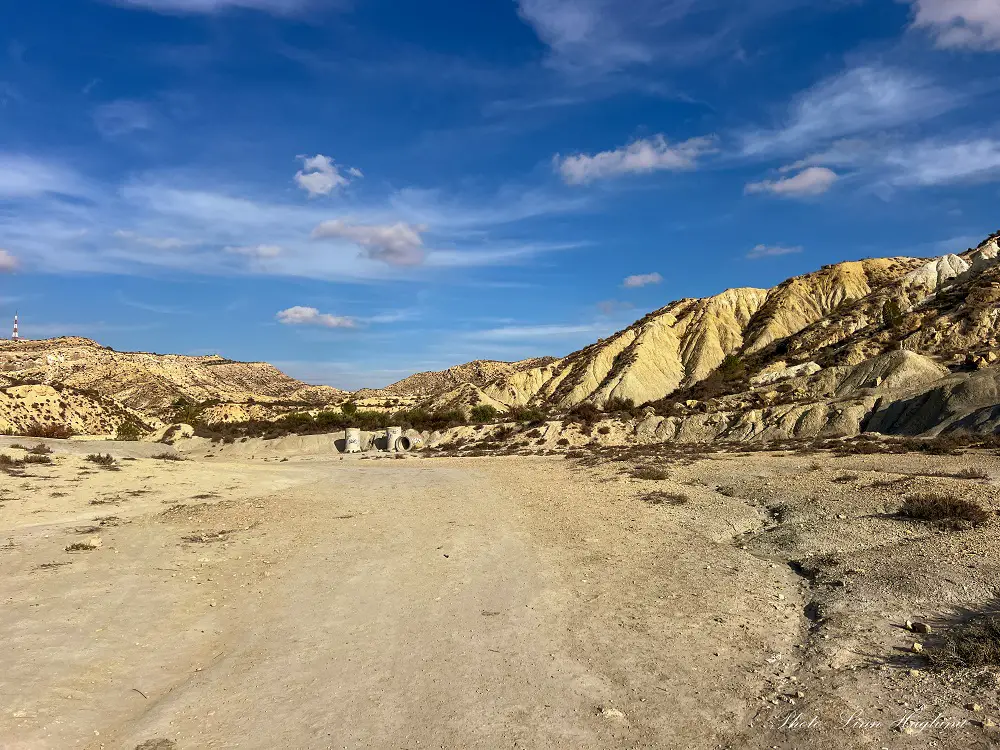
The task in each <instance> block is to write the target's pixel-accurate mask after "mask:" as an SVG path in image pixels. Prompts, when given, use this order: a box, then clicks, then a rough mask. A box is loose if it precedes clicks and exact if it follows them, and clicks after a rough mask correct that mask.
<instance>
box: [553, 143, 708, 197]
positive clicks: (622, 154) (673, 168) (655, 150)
mask: <svg viewBox="0 0 1000 750" xmlns="http://www.w3.org/2000/svg"><path fill="white" fill-rule="evenodd" d="M715 150H716V147H715V138H714V137H712V136H703V137H698V138H689V139H688V140H686V141H680V142H678V143H673V144H672V143H670V142H669V141H667V139H666V138H665V137H664V136H663V135H656V136H653V137H652V138H639V139H638V140H635V141H632V143H630V144H628V145H627V146H623V147H621V148H618V149H614V150H613V151H602V152H600V153H597V154H576V155H573V156H566V157H562V156H556V157H555V159H554V163H555V166H556V168H557V170H558V171H559V174H560V175H561V176H562V178H563V181H564V182H565V183H566V184H567V185H586V184H587V183H590V182H594V181H596V180H604V179H608V178H612V177H620V176H622V175H628V174H648V173H650V172H664V171H666V172H678V171H686V170H691V169H694V168H695V167H696V166H697V164H698V159H699V158H700V157H702V156H704V155H705V154H709V153H712V152H714V151H715Z"/></svg>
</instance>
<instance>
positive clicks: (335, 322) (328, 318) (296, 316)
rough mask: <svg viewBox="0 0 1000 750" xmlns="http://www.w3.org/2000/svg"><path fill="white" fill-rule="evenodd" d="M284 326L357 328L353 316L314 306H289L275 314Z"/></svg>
mask: <svg viewBox="0 0 1000 750" xmlns="http://www.w3.org/2000/svg"><path fill="white" fill-rule="evenodd" d="M275 317H276V318H277V319H278V322H279V323H282V324H284V325H286V326H320V327H322V328H357V326H358V324H357V321H355V320H354V318H348V317H344V316H341V315H330V314H328V313H321V312H320V311H319V310H317V309H316V308H315V307H299V306H296V307H289V308H288V309H287V310H281V311H280V312H279V313H278V314H277V315H276V316H275Z"/></svg>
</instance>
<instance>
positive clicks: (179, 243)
mask: <svg viewBox="0 0 1000 750" xmlns="http://www.w3.org/2000/svg"><path fill="white" fill-rule="evenodd" d="M114 236H115V237H116V238H117V239H120V240H126V241H127V242H132V243H135V244H138V245H146V246H147V247H152V248H156V249H157V250H180V249H181V248H185V247H190V245H191V243H190V242H186V241H184V240H179V239H177V238H176V237H146V236H145V235H142V234H139V233H138V232H133V231H130V230H128V229H116V230H115V232H114Z"/></svg>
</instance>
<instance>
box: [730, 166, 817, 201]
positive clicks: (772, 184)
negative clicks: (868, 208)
mask: <svg viewBox="0 0 1000 750" xmlns="http://www.w3.org/2000/svg"><path fill="white" fill-rule="evenodd" d="M836 181H837V173H836V172H834V171H833V170H832V169H827V168H826V167H806V168H805V169H803V170H802V171H801V172H799V173H798V174H797V175H794V176H792V177H783V178H781V179H778V180H763V181H762V182H751V183H749V184H748V185H747V186H746V187H745V188H744V192H745V193H746V194H747V195H753V194H755V193H771V194H773V195H777V196H782V197H786V198H801V197H804V196H813V195H822V194H823V193H825V192H826V191H827V190H829V189H830V188H831V187H833V183H835V182H836Z"/></svg>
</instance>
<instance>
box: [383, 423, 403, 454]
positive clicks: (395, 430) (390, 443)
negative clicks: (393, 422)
mask: <svg viewBox="0 0 1000 750" xmlns="http://www.w3.org/2000/svg"><path fill="white" fill-rule="evenodd" d="M402 436H403V428H402V427H389V428H388V429H386V431H385V449H386V450H387V451H389V452H390V453H391V452H392V451H395V450H398V448H397V446H398V444H399V439H400V438H401V437H402Z"/></svg>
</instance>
